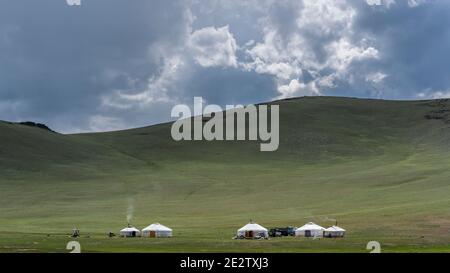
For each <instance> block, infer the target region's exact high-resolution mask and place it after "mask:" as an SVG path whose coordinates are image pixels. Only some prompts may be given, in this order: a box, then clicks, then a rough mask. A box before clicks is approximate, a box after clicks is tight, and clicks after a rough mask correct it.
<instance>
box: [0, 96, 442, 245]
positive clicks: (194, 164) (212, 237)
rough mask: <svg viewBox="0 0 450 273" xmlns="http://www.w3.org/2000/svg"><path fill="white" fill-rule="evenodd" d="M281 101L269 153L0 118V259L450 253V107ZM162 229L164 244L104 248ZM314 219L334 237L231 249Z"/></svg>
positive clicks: (153, 133)
mask: <svg viewBox="0 0 450 273" xmlns="http://www.w3.org/2000/svg"><path fill="white" fill-rule="evenodd" d="M273 103H276V104H279V105H280V146H279V149H278V151H276V152H272V153H262V152H260V151H259V143H257V142H248V141H242V142H234V141H233V142H230V141H222V142H206V141H182V142H175V141H173V140H172V139H171V137H170V127H171V124H169V123H167V124H161V125H155V126H150V127H144V128H138V129H131V130H124V131H118V132H108V133H92V134H78V135H62V134H58V133H54V132H51V131H49V130H45V129H43V128H38V127H30V126H26V125H21V124H15V123H7V122H0V173H1V175H0V252H10V251H14V252H27V251H51V252H60V251H61V252H66V251H67V250H65V244H66V243H67V242H68V241H70V238H68V236H67V234H69V233H70V231H71V229H72V228H73V227H77V228H79V229H80V230H81V233H82V237H81V238H80V239H79V241H80V242H81V245H82V251H93V252H94V251H138V252H161V251H170V252H175V251H176V252H179V251H195V252H203V251H215V252H218V251H219V252H220V251H241V252H259V251H275V252H324V251H325V252H341V251H343V252H346V251H347V252H348V251H352V252H366V250H365V246H366V244H367V242H369V241H371V240H377V241H379V242H380V243H381V245H382V250H383V251H386V252H387V251H393V252H395V251H408V252H409V251H412V252H414V251H445V252H449V251H450V244H449V242H450V233H449V230H450V182H449V179H448V178H449V177H450V168H449V166H450V142H449V141H450V116H448V114H449V113H450V112H449V109H450V101H447V100H436V101H382V100H365V99H350V98H334V97H306V98H298V99H290V100H283V101H277V102H273ZM127 212H132V214H133V218H132V223H133V224H134V225H135V226H137V227H138V228H143V227H145V226H147V225H149V224H151V223H153V222H161V223H163V224H165V225H167V226H170V227H172V228H173V230H174V238H171V239H166V240H163V239H154V240H152V239H143V238H136V239H122V238H107V236H106V233H107V232H109V231H113V232H116V233H118V231H119V230H120V229H121V228H122V227H124V226H125V225H126V216H127ZM249 219H253V220H255V221H257V222H258V223H259V224H261V225H263V226H265V227H268V228H269V227H273V226H287V225H294V226H301V225H303V224H304V223H306V222H309V221H314V222H316V223H318V224H320V225H322V226H330V225H333V224H334V221H335V219H336V220H338V222H339V225H341V226H342V227H344V228H346V229H347V230H348V236H347V237H346V238H345V239H342V240H333V239H323V240H307V239H299V238H283V239H271V240H267V241H247V240H245V241H236V240H232V239H231V238H232V236H233V235H234V234H235V231H236V229H238V228H240V227H241V226H243V225H244V224H246V223H247V222H248V221H249Z"/></svg>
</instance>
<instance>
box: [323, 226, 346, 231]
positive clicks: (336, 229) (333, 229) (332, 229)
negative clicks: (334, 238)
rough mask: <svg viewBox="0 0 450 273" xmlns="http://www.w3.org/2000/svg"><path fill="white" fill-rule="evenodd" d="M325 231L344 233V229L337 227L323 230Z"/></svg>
mask: <svg viewBox="0 0 450 273" xmlns="http://www.w3.org/2000/svg"><path fill="white" fill-rule="evenodd" d="M325 231H345V229H343V228H341V227H338V226H332V227H329V228H327V229H325Z"/></svg>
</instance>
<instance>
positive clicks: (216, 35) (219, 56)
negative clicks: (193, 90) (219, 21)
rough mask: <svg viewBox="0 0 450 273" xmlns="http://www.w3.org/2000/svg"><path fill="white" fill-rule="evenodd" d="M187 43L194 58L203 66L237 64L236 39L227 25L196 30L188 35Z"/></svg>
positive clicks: (234, 65) (232, 65)
mask: <svg viewBox="0 0 450 273" xmlns="http://www.w3.org/2000/svg"><path fill="white" fill-rule="evenodd" d="M188 43H189V45H188V46H189V48H190V50H191V52H192V55H193V58H194V60H195V61H196V62H197V63H198V64H199V65H201V66H203V67H215V66H225V67H226V66H231V67H236V66H237V60H236V49H237V45H236V40H235V39H234V37H233V34H232V33H231V32H230V30H229V27H228V25H227V26H224V27H221V28H214V27H205V28H202V29H199V30H196V31H194V32H193V33H192V34H191V35H190V38H189V41H188Z"/></svg>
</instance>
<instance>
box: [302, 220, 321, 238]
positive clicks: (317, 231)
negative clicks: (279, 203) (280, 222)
mask: <svg viewBox="0 0 450 273" xmlns="http://www.w3.org/2000/svg"><path fill="white" fill-rule="evenodd" d="M324 230H325V228H323V227H321V226H319V225H317V224H315V223H313V222H309V223H307V224H305V225H304V226H301V227H299V228H297V229H296V230H295V236H297V237H314V238H320V237H323V232H324Z"/></svg>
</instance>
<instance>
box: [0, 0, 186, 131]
mask: <svg viewBox="0 0 450 273" xmlns="http://www.w3.org/2000/svg"><path fill="white" fill-rule="evenodd" d="M0 5H1V6H0V33H2V36H1V37H3V39H2V43H0V51H1V55H0V62H1V63H2V65H1V66H0V75H1V77H0V100H2V101H9V102H11V103H12V102H18V104H17V106H16V107H15V109H9V111H3V109H2V113H1V118H2V119H12V120H18V119H35V120H38V121H42V122H50V123H52V124H51V125H53V126H56V127H59V128H63V129H70V128H64V124H71V126H73V127H80V128H81V129H86V126H85V124H84V123H85V122H86V119H87V118H88V117H89V116H90V115H92V114H94V113H95V112H96V111H97V109H98V106H99V105H100V97H101V95H102V94H105V93H109V92H111V90H114V89H136V88H142V87H143V86H145V85H146V82H147V79H148V77H149V75H151V74H152V73H155V71H156V70H157V69H158V62H159V60H157V59H156V60H155V59H154V58H152V54H151V53H152V52H150V46H151V45H152V44H154V43H160V42H162V41H164V40H167V41H169V42H170V43H174V44H176V43H177V42H178V41H177V38H178V37H180V35H182V33H183V32H184V23H183V22H182V20H183V17H184V14H183V12H184V8H183V7H182V5H181V4H179V3H176V2H175V1H170V3H169V2H166V1H151V2H149V1H111V0H108V1H106V0H96V1H89V2H87V1H84V3H83V5H82V6H81V7H69V6H67V5H66V3H65V1H52V0H48V1H21V0H19V1H2V2H1V4H0ZM59 116H64V119H63V118H58V117H59ZM69 127H70V126H69Z"/></svg>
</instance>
